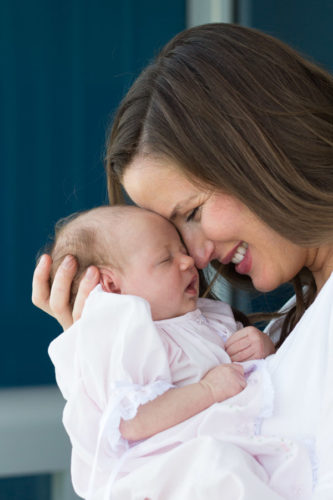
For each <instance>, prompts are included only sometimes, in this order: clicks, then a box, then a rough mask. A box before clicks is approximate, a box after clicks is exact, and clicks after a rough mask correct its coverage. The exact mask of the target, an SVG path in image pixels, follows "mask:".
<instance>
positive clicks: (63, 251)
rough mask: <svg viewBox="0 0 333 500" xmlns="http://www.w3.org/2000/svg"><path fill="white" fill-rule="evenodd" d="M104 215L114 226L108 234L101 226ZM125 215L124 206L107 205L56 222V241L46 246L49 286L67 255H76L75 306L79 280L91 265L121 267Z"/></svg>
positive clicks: (73, 283) (72, 289) (72, 293)
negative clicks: (49, 261) (121, 226)
mask: <svg viewBox="0 0 333 500" xmlns="http://www.w3.org/2000/svg"><path fill="white" fill-rule="evenodd" d="M105 215H107V216H108V217H111V221H112V222H111V221H110V222H111V225H112V227H113V229H114V230H110V231H108V233H107V235H106V234H105V231H103V230H102V228H101V222H102V221H104V220H105V219H104V217H105ZM123 216H126V217H127V216H128V211H127V210H126V208H125V207H121V206H118V207H109V206H104V207H98V208H94V209H92V210H87V211H83V212H77V213H74V214H71V215H69V216H68V217H64V218H62V219H60V220H59V221H58V222H57V223H56V225H55V233H54V238H53V242H52V243H51V244H50V245H49V246H48V248H47V253H49V254H50V255H51V257H52V267H51V272H50V285H52V283H53V280H54V277H55V274H56V272H57V270H58V268H59V266H60V264H61V263H62V262H63V260H64V259H65V257H66V255H72V256H73V257H75V259H76V262H77V270H76V273H75V276H74V279H73V282H72V287H71V294H70V303H71V305H72V306H73V304H74V301H75V298H76V295H77V292H78V288H79V284H80V281H81V279H82V277H83V275H84V273H85V272H86V270H87V269H88V267H89V266H96V267H99V268H100V267H103V266H104V267H105V266H108V267H113V268H119V267H120V259H119V251H118V250H119V243H118V242H119V238H118V228H119V224H120V223H121V221H122V218H123Z"/></svg>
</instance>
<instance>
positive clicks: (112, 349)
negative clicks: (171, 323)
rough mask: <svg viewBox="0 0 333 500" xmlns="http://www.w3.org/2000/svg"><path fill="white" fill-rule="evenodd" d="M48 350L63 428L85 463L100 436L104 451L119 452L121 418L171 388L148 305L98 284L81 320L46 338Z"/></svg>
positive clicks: (122, 443) (123, 443)
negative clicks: (59, 395)
mask: <svg viewBox="0 0 333 500" xmlns="http://www.w3.org/2000/svg"><path fill="white" fill-rule="evenodd" d="M49 354H50V357H51V359H52V361H53V363H54V365H55V368H56V377H57V382H58V385H59V387H60V389H61V391H62V393H63V395H64V397H65V399H67V403H66V407H65V410H64V416H63V421H64V425H65V428H66V430H67V432H68V434H69V436H70V438H71V441H72V445H73V448H74V449H75V450H76V452H79V455H80V456H81V458H83V459H84V460H85V462H88V463H89V462H90V463H91V460H92V459H93V457H94V456H95V452H96V448H97V447H100V445H101V439H102V442H103V443H104V444H103V446H102V447H105V444H106V441H107V448H108V451H107V454H106V455H111V456H112V455H113V456H114V457H117V456H118V457H119V456H120V455H121V454H122V453H123V452H124V451H125V450H126V449H127V448H128V443H127V441H126V440H124V439H123V438H122V437H121V434H120V432H119V424H120V420H121V419H125V420H127V419H131V418H133V417H135V415H136V412H137V409H138V407H139V406H140V405H142V404H145V403H146V402H148V401H151V400H152V399H155V398H156V397H157V396H159V395H160V394H162V393H164V392H165V391H167V390H168V389H170V388H171V387H172V381H171V375H170V369H169V362H168V356H167V352H166V350H165V347H164V345H163V342H162V340H161V338H160V336H159V333H158V331H157V329H156V326H155V324H154V322H153V321H152V318H151V313H150V307H149V304H148V303H147V302H146V301H145V300H143V299H141V298H139V297H134V296H129V295H116V294H109V293H105V292H103V291H102V289H101V287H100V286H98V287H97V288H96V289H95V290H94V291H93V292H92V293H91V294H90V296H89V297H88V299H87V302H86V306H85V308H84V311H83V314H82V317H81V319H80V320H79V321H77V322H76V323H75V324H74V325H73V326H72V327H71V328H70V329H69V330H67V331H66V332H64V333H63V334H62V335H60V336H59V337H58V338H57V339H55V340H54V341H53V342H52V343H51V345H50V347H49ZM101 433H102V434H103V436H101ZM105 438H106V440H105ZM97 443H100V444H98V445H97ZM98 455H99V459H101V460H102V458H103V457H102V455H103V454H101V453H100V452H99V453H98ZM100 465H102V464H100Z"/></svg>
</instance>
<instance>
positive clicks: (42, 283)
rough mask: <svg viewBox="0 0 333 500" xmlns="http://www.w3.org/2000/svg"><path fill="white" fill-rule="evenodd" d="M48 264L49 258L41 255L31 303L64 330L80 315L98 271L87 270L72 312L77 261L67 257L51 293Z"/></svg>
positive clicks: (97, 277)
mask: <svg viewBox="0 0 333 500" xmlns="http://www.w3.org/2000/svg"><path fill="white" fill-rule="evenodd" d="M51 265H52V259H51V257H50V256H49V255H47V254H44V255H43V256H42V257H41V259H40V260H39V263H38V265H37V267H36V269H35V272H34V276H33V281H32V303H33V304H34V305H35V306H36V307H39V308H40V309H42V310H43V311H45V312H46V313H47V314H50V315H51V316H53V317H54V318H55V319H56V320H57V321H58V322H59V323H60V324H61V326H62V328H63V329H64V330H66V329H67V328H69V327H70V326H71V325H72V324H73V322H74V321H76V320H77V319H79V317H80V316H81V313H82V310H83V306H84V303H85V301H86V298H87V297H88V295H89V293H90V292H91V290H92V289H93V288H94V287H95V286H96V285H97V284H98V282H99V272H98V269H97V268H96V267H94V266H91V267H89V268H88V269H87V271H86V273H85V275H84V277H83V278H82V280H81V282H80V285H79V290H78V293H77V296H76V299H75V304H74V308H73V309H72V307H71V305H70V290H71V285H72V281H73V278H74V275H75V272H76V267H77V264H76V260H75V259H74V257H72V256H71V255H67V257H66V258H65V259H64V261H63V262H62V264H61V265H60V266H59V268H58V270H57V272H56V275H55V277H54V280H53V285H52V289H51V290H50V282H49V278H50V270H51Z"/></svg>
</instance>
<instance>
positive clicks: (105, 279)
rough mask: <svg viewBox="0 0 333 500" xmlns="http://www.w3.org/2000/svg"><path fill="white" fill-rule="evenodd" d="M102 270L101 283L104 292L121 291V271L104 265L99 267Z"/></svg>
mask: <svg viewBox="0 0 333 500" xmlns="http://www.w3.org/2000/svg"><path fill="white" fill-rule="evenodd" d="M99 272H100V280H99V282H100V284H101V286H102V288H103V290H104V292H108V293H121V288H120V276H119V272H117V271H115V270H112V269H108V268H106V267H102V268H100V269H99Z"/></svg>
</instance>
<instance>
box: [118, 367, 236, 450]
mask: <svg viewBox="0 0 333 500" xmlns="http://www.w3.org/2000/svg"><path fill="white" fill-rule="evenodd" d="M245 387H246V381H245V378H244V370H243V367H242V366H241V365H237V364H234V363H230V364H223V365H219V366H217V367H215V368H213V369H212V370H210V371H209V372H208V373H207V374H206V375H205V376H204V377H203V378H202V380H201V381H200V382H198V383H195V384H189V385H187V386H184V387H179V388H175V389H170V390H169V391H167V392H165V393H164V394H162V395H161V396H158V397H157V398H156V399H154V400H153V401H150V402H149V403H146V404H145V405H142V406H140V407H139V409H138V412H137V414H136V416H135V417H134V418H133V419H131V420H122V421H121V423H120V433H121V435H122V436H123V437H124V438H125V439H127V440H128V441H138V440H140V439H146V438H148V437H150V436H153V435H154V434H157V433H158V432H161V431H164V430H166V429H169V428H170V427H172V426H174V425H177V424H179V423H180V422H183V421H184V420H187V419H188V418H190V417H193V416H194V415H196V414H197V413H200V412H201V411H203V410H205V409H206V408H208V407H209V406H211V405H213V404H214V403H218V402H221V401H224V400H225V399H227V398H230V397H232V396H235V395H236V394H238V393H239V392H241V391H242V390H243V389H244V388H245Z"/></svg>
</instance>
